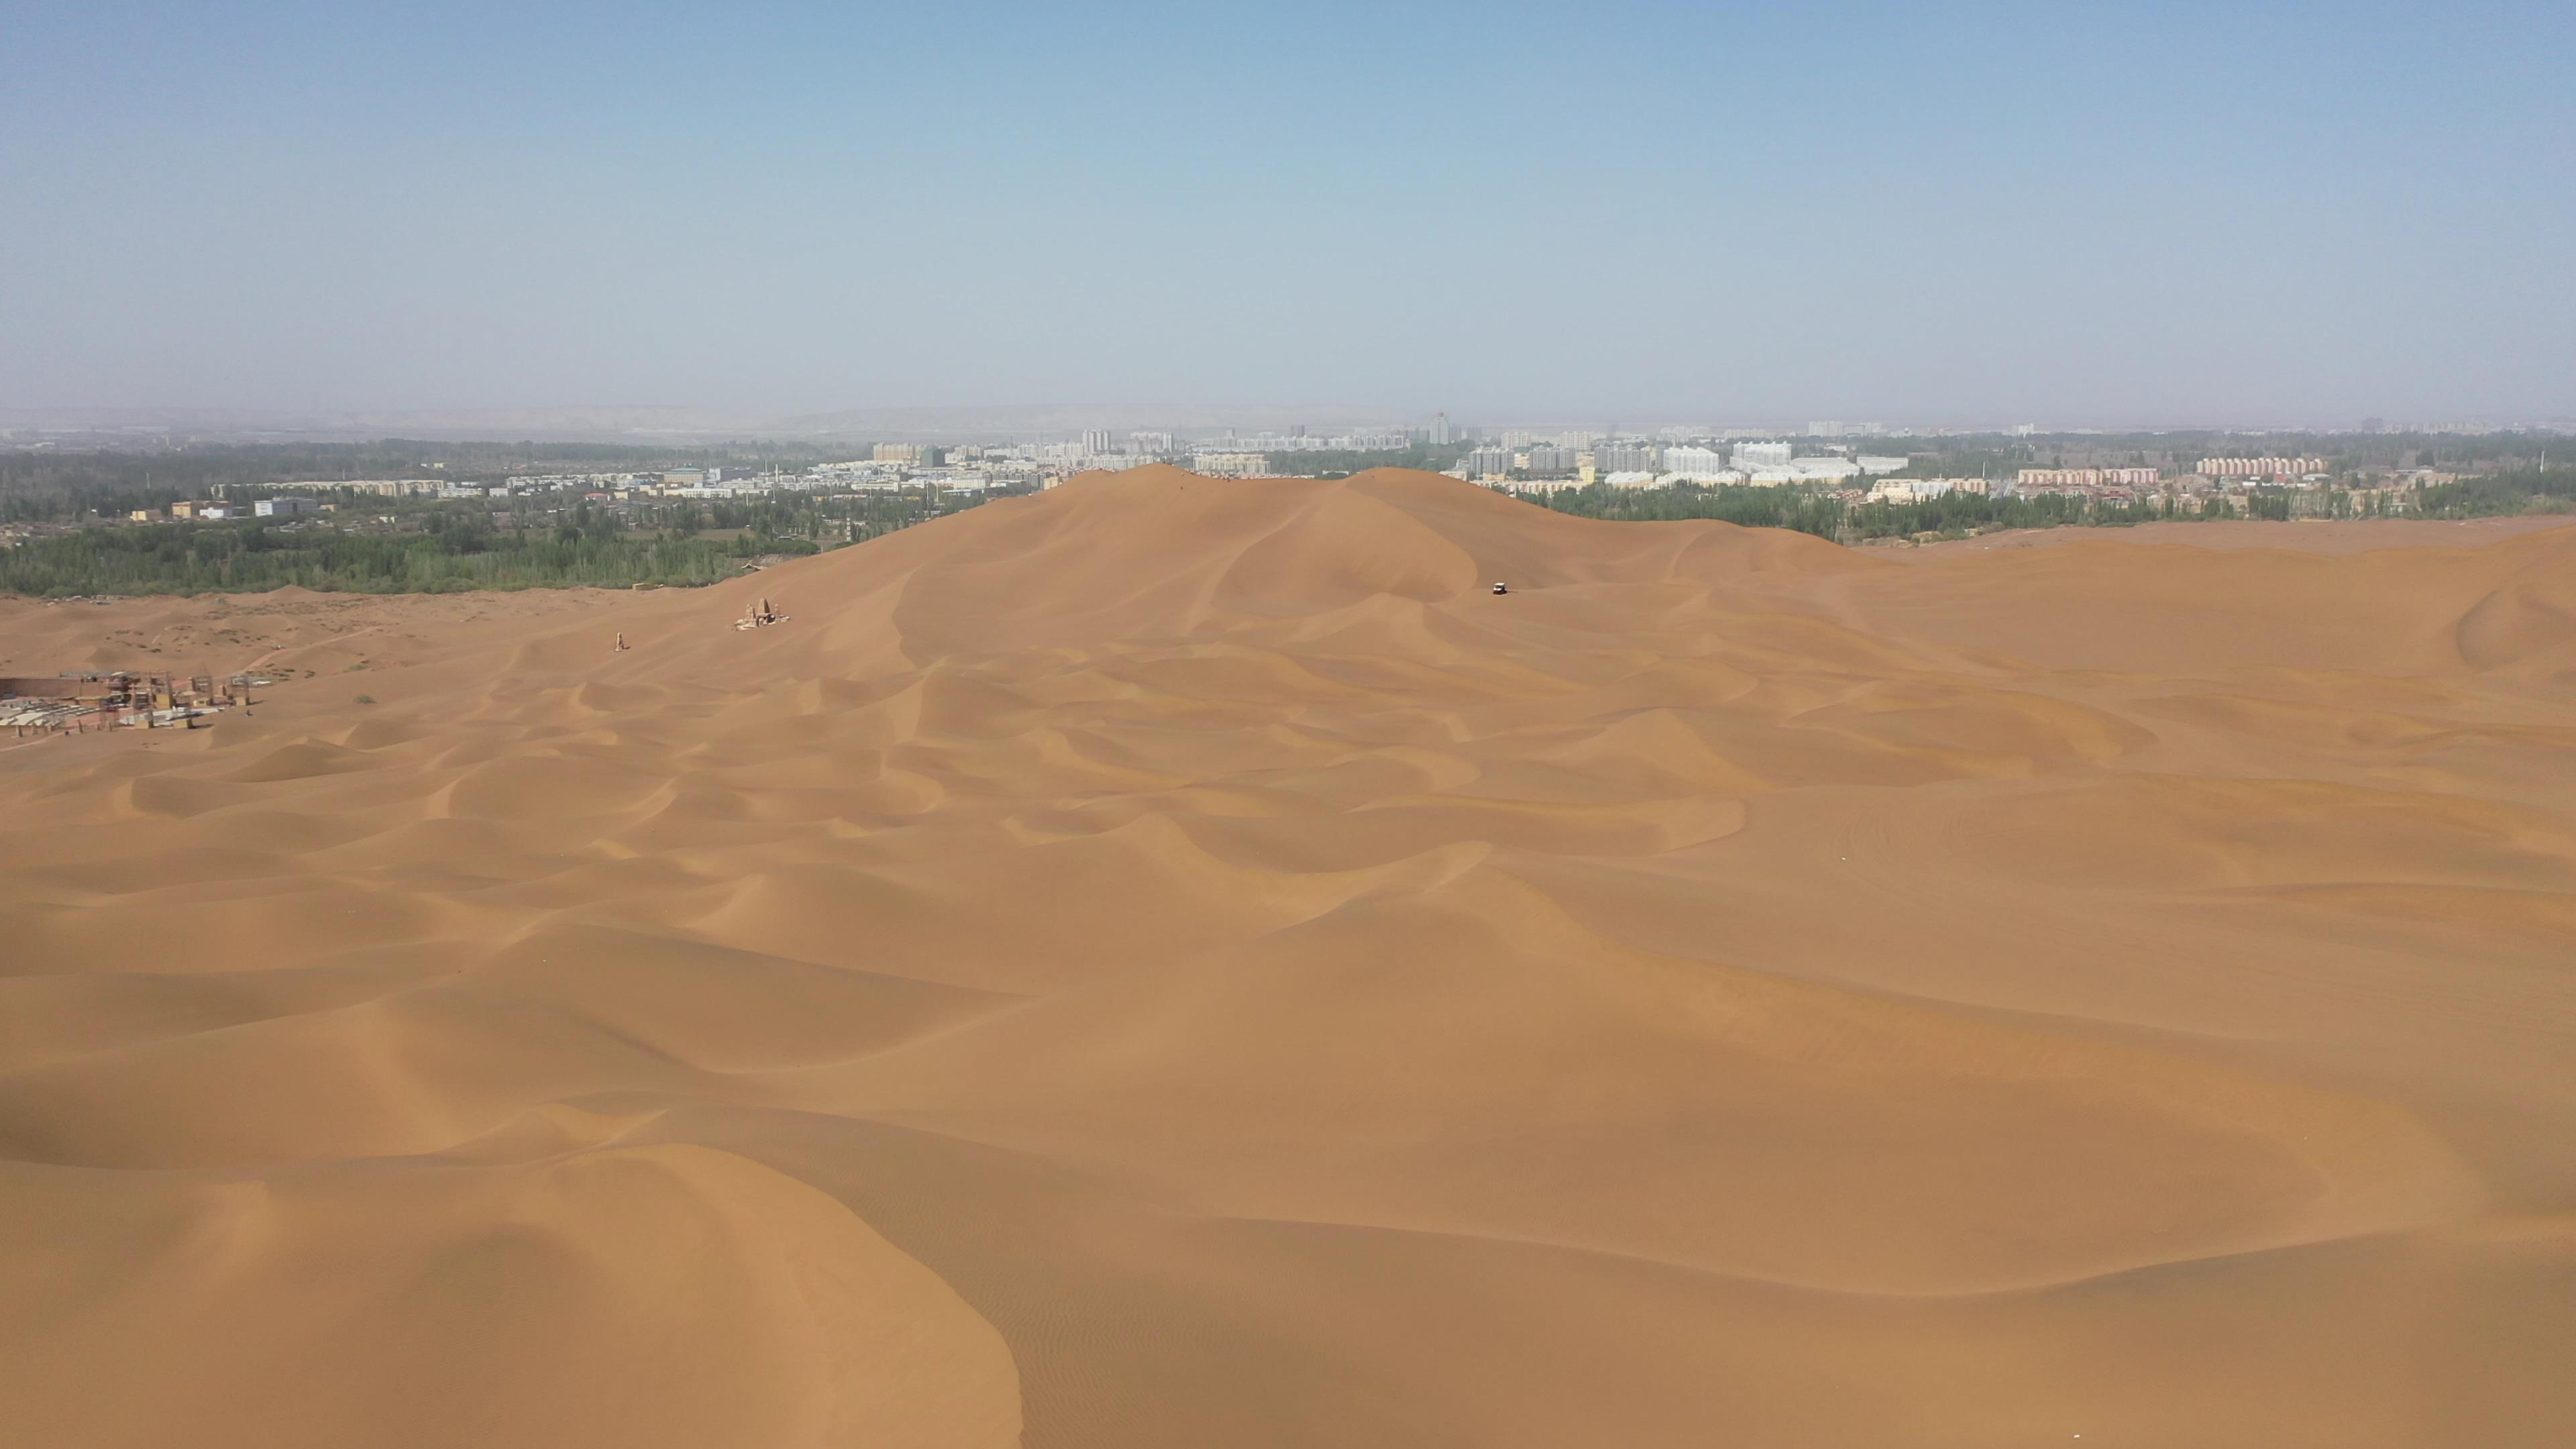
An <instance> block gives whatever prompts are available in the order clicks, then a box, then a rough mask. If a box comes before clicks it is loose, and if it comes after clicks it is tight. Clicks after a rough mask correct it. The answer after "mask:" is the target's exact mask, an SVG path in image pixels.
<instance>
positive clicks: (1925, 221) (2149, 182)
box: [0, 0, 2576, 424]
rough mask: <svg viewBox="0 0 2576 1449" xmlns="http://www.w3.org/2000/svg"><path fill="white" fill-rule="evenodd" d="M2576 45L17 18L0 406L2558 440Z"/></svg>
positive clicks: (1306, 9) (1571, 8)
mask: <svg viewBox="0 0 2576 1449" xmlns="http://www.w3.org/2000/svg"><path fill="white" fill-rule="evenodd" d="M2572 87H2576V5H2569V4H2566V3H2563V0H2561V3H2557V4H2480V3H2468V4H2458V5H2453V6H2449V7H2442V8H2438V9H2437V8H2434V7H2420V6H2410V5H2397V4H2380V3H2367V0H2365V3H2350V4H2336V5H2325V4H2298V5H2293V4H2264V3H2250V4H2164V5H2158V4H2142V5H2131V6H2103V5H2091V4H2054V5H2024V4H1955V5H1920V4H1843V5H1812V6H1738V5H1709V4H1702V5H1669V4H1630V3H1617V0H1607V3H1593V4H1587V5H1580V6H1576V5H1511V4H1485V5H1467V4H1417V5H1403V4H1395V5H1345V4H1329V3H1326V4H1314V3H1309V4H1298V5H1269V4H1260V5H1198V6H1185V5H1160V4H1091V5H1080V4H1076V5H1064V6H1052V7H1038V6H1016V5H987V4H972V3H968V4H951V5H944V6H901V7H897V6H872V5H844V6H824V5H763V6H746V7H741V8H740V9H736V8H734V7H725V6H713V5H705V6H699V5H686V6H684V5H667V4H666V5H634V6H609V5H544V6H527V7H521V6H501V5H489V4H481V3H458V4H447V5H438V6H429V5H418V6H412V5H380V4H335V5H322V4H314V5H274V4H255V3H254V4H244V5H233V6H204V5H167V6H160V5H135V4H119V3H112V0H109V3H86V4H70V3H28V0H17V3H11V4H0V205H5V207H6V215H5V219H0V407H104V406H127V407H155V406H168V407H181V406H186V407H228V408H254V409H288V410H295V409H305V408H310V407H316V406H318V407H322V408H327V409H342V408H364V409H392V408H401V409H462V408H488V407H556V406H576V405H602V404H679V405H690V406H700V407H707V408H714V409H730V410H751V411H758V412H774V413H788V412H799V411H813V410H825V409H837V408H853V407H887V406H925V405H952V406H953V405H971V404H1030V403H1099V404H1132V403H1148V402H1151V403H1170V404H1187V405H1200V406H1209V405H1213V406H1263V405H1298V406H1313V407H1316V408H1319V409H1327V408H1331V407H1335V406H1348V407H1379V408H1393V409H1406V410H1416V411H1420V412H1423V413H1426V414H1427V412H1428V411H1429V410H1430V409H1433V408H1446V409H1447V410H1449V411H1450V412H1452V413H1453V414H1457V415H1460V416H1462V417H1464V416H1472V417H1476V418H1484V419H1499V418H1506V417H1527V418H1561V419H1566V420H1569V421H1576V420H1586V419H1601V420H1615V419H1626V420H1635V421H1643V420H1646V419H1649V418H1662V419H1678V418H1685V417H1687V418H1707V419H1718V420H1725V419H1733V418H1752V417H1773V418H1803V417H1837V418H1845V419H1873V420H1885V421H1892V422H1904V421H1922V422H1930V421H2003V420H2012V419H2027V420H2032V421H2037V422H2041V423H2043V424H2047V423H2061V424H2078V423H2085V422H2100V423H2156V422H2172V423H2183V422H2222V423H2223V422H2248V423H2252V422H2312V423H2336V422H2344V421H2349V420H2352V419H2357V418H2360V417H2362V416H2365V415H2378V416H2384V417H2388V418H2391V419H2406V420H2436V419H2446V418H2454V417H2484V418H2496V419H2529V418H2540V417H2570V416H2576V365H2571V362H2570V339H2571V337H2576V265H2571V261H2570V258H2571V257H2576V98H2571V88H2572Z"/></svg>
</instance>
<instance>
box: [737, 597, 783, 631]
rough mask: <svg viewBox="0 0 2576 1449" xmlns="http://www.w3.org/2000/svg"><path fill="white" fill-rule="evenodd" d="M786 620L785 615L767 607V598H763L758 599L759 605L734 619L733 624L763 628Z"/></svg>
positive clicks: (742, 626) (748, 627)
mask: <svg viewBox="0 0 2576 1449" xmlns="http://www.w3.org/2000/svg"><path fill="white" fill-rule="evenodd" d="M786 622H787V616H786V615H785V614H782V613H779V612H778V611H777V610H775V609H773V608H771V607H769V601H768V600H767V599H763V600H761V601H760V605H759V607H757V608H755V609H752V610H751V611H750V612H748V613H746V614H744V615H743V616H742V617H741V618H739V619H736V620H734V621H733V626H734V627H735V628H737V629H765V628H767V627H769V626H770V625H772V624H784V623H786Z"/></svg>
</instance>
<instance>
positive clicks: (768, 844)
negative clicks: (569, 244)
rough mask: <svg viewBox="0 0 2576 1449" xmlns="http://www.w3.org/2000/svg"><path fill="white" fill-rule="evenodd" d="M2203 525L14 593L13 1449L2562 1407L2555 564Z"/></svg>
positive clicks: (1391, 506) (2081, 1420)
mask: <svg viewBox="0 0 2576 1449" xmlns="http://www.w3.org/2000/svg"><path fill="white" fill-rule="evenodd" d="M2231 527H2232V526H2230V525H2209V526H2206V527H2202V528H2199V529H2197V530H2179V529H2177V530H2165V531H2161V532H2159V533H2158V534H2156V535H2154V536H2152V537H2149V538H2146V539H2144V540H2139V541H2131V540H2121V539H2072V538H2071V539H2067V540H2062V541H2059V542H2057V543H2055V544H2052V545H2051V546H2048V547H2035V548H1998V549H1991V550H1988V549H1973V550H1971V549H1948V550H1941V549H1926V550H1922V551H1921V553H1922V555H1923V556H1922V557H1919V558H1911V559H1908V560H1907V561H1905V562H1902V563H1899V562H1895V561H1892V560H1890V559H1888V558H1885V557H1882V556H1879V555H1878V554H1876V553H1875V552H1874V551H1871V552H1854V551H1847V550H1842V549H1838V548H1836V547H1834V546H1832V545H1830V544H1827V543H1823V542H1820V541H1818V540H1814V539H1810V538H1805V537H1802V536H1798V535H1794V534H1787V533H1777V532H1753V531H1746V530H1741V529H1736V528H1732V527H1729V526H1726V525H1721V524H1714V523H1687V524H1686V523H1674V524H1625V523H1621V524H1612V523H1599V522H1591V521H1585V520H1579V519H1574V518H1569V517H1565V516H1561V515H1556V514H1551V513H1548V512H1545V511H1543V510H1539V509H1534V508H1531V507H1529V506H1527V505H1525V504H1522V503H1519V502H1516V501H1513V500H1510V499H1505V498H1500V497H1497V496H1494V495H1492V494H1489V493H1486V492H1483V491H1481V490H1478V489H1474V488H1470V487H1467V486H1465V485H1462V484H1457V483H1454V482H1451V481H1449V480H1447V479H1443V478H1437V477H1432V476H1428V475H1421V474H1407V473H1399V472H1377V473H1368V474H1362V475H1360V476H1358V477H1355V478H1352V479H1348V480H1338V481H1313V480H1264V481H1257V482H1242V481H1226V480H1213V479H1206V478H1199V477H1195V476H1192V475H1189V474H1185V473H1180V472H1177V471H1174V470H1169V469H1139V470H1136V471H1134V472H1131V473H1126V474H1121V475H1116V476H1093V477H1086V478H1083V479H1078V480H1075V481H1074V482H1072V483H1071V484H1068V485H1067V486H1066V487H1064V488H1062V489H1059V490H1056V491H1055V492H1052V493H1049V494H1046V495H1043V496H1040V497H1035V498H1027V499H1013V500H1007V501H1001V502H996V503H994V504H990V505H987V506H985V507H983V508H979V509H976V510H973V511H971V512H969V513H966V514H963V515H960V516H957V517H953V518H950V519H945V520H942V521H940V522H937V523H933V524H928V525H924V526H921V527H918V528H915V529H911V530H908V531H906V532H903V533H900V534H897V535H894V536H892V537H889V538H886V539H881V540H878V541H876V542H873V543H870V544H867V545H865V546H862V547H859V548H855V549H849V550H844V551H841V552H837V553H833V554H828V555H825V556H823V557H820V558H816V559H811V560H807V561H803V562H799V563H795V564H791V565H787V566H783V567H780V568H777V569H774V570H772V571H769V572H768V573H766V574H763V575H761V576H759V577H756V578H746V579H741V580H736V581H733V582H731V583H727V584H723V585H719V586H716V587H714V588H712V589H707V590H696V591H669V592H659V593H645V594H595V593H594V594H565V595H551V596H511V597H508V598H483V597H466V598H441V599H428V600H375V599H370V600H341V599H332V598H329V597H326V596H314V595H301V596H295V595H287V596H274V597H271V598H269V599H266V600H264V601H263V600H258V599H207V600H196V601H179V600H158V601H155V600H138V601H126V602H123V603H118V604H113V605H108V606H89V605H61V606H41V605H37V604H33V603H27V602H0V669H7V670H14V671H17V672H28V673H34V672H51V671H52V670H54V669H70V668H88V667H116V666H122V665H134V664H150V665H156V666H157V665H163V664H164V663H165V662H176V661H179V660H180V657H181V656H182V655H184V656H186V662H192V663H193V662H194V661H195V660H196V659H197V658H199V657H202V658H203V659H204V660H205V662H206V664H207V665H208V666H211V667H215V668H222V669H231V668H239V667H246V666H249V665H251V664H252V663H254V662H255V661H261V662H262V667H267V668H274V669H277V670H278V671H279V672H280V677H281V681H282V682H281V683H280V684H278V685H277V686H276V687H275V688H274V689H273V690H272V691H271V692H270V693H269V694H268V696H267V698H266V699H265V700H264V701H263V702H262V703H261V704H260V705H259V706H258V708H257V709H256V711H255V712H254V713H252V714H250V715H243V714H241V713H240V712H238V711H236V712H235V713H233V714H231V715H228V716H226V717H224V718H223V719H222V720H221V721H220V722H219V723H218V725H217V726H216V727H215V728H212V729H208V730H199V731H193V732H156V733H153V734H149V735H143V734H132V733H129V734H125V735H120V736H114V737H89V738H78V739H61V740H52V741H47V742H44V743H41V744H36V745H29V746H25V747H22V748H19V749H15V750H11V751H9V752H8V753H5V754H0V807H5V813H0V1226H4V1227H5V1231H0V1404H6V1405H8V1406H9V1410H10V1414H9V1417H10V1420H11V1422H12V1424H13V1428H14V1429H15V1431H16V1432H15V1433H13V1434H12V1436H11V1437H12V1438H13V1439H23V1440H24V1441H25V1442H28V1443H43V1444H49V1445H99V1446H109V1445H116V1446H127V1445H131V1446H144V1445H167V1444H174V1443H185V1444H193V1445H208V1446H223V1445H240V1446H254V1445H256V1446H261V1449H275V1446H286V1445H311V1446H324V1445H345V1444H357V1443H364V1444H385V1445H402V1444H417V1445H423V1446H428V1445H458V1444H475V1445H493V1446H502V1445H530V1446H536V1445H548V1446H553V1445H565V1444H600V1445H617V1446H649V1445H671V1446H703V1445H710V1444H744V1445H782V1446H784V1445H839V1444H859V1443H867V1444H889V1445H925V1446H928V1445H942V1446H945V1445H977V1444H1009V1443H1014V1442H1017V1443H1024V1444H1027V1445H1031V1446H1036V1449H1056V1446H1090V1445H1100V1446H1108V1445H1119V1446H1129V1445H1170V1446H1193V1449H1196V1446H1208V1445H1283V1446H1285V1445H1321V1444H1335V1445H1350V1444H1369V1445H1375V1444H1390V1445H1391V1444H1406V1445H1413V1444H1442V1445H1461V1446H1465V1445H1477V1446H1485V1445H1532V1446H1542V1445H1543V1446H1561V1445H1569V1444H1604V1445H1611V1444H1616V1445H1675V1446H1680V1445H1707V1444H1764V1445H1783V1446H1809V1445H1812V1446H1844V1445H1854V1446H1856V1445H1863V1444H1889V1445H1899V1444H1901V1445H1940V1446H1947V1445H1958V1446H1972V1445H1973V1446H2009V1445H2034V1446H2036V1445H2062V1444H2067V1443H2074V1442H2077V1439H2076V1437H2075V1436H2078V1435H2080V1436H2081V1443H2083V1444H2084V1445H2086V1446H2091V1445H2096V1444H2100V1445H2110V1446H2119V1445H2141V1446H2176V1445H2193V1446H2238V1445H2242V1446H2258V1445H2259V1446H2266V1449H2277V1446H2284V1445H2300V1446H2315V1449H2328V1446H2332V1449H2368V1446H2419V1445H2420V1446H2450V1445H2463V1444H2475V1445H2480V1446H2533V1449H2540V1446H2557V1445H2563V1444H2566V1443H2569V1442H2576V1374H2571V1373H2569V1372H2568V1371H2567V1367H2568V1364H2569V1363H2570V1362H2571V1361H2576V529H2557V530H2537V531H2512V530H2487V531H2479V532H2473V533H2470V534H2458V533H2444V534H2435V535H2430V536H2423V535H2422V533H2421V531H2420V530H2419V531H2406V532H2400V533H2392V534H2389V535H2386V537H2387V538H2389V539H2391V540H2395V541H2396V544H2395V546H2391V547H2362V546H2358V545H2356V546H2352V547H2345V546H2343V545H2341V544H2340V543H2337V544H2336V545H2335V546H2333V547H2318V548H2302V547H2291V546H2279V545H2275V544H2267V543H2263V542H2261V539H2263V538H2279V539H2283V540H2286V539H2287V538H2288V537H2289V535H2288V534H2264V535H2240V534H2236V533H2232V532H2230V528H2231ZM2249 537H2250V538H2254V539H2255V540H2256V542H2255V543H2254V544H2252V545H2251V546H2246V540H2247V539H2248V538H2249ZM2337 538H2338V539H2340V538H2341V535H2340V534H2338V535H2337ZM2203 540H2210V541H2216V544H2217V546H2204V545H2203ZM1498 578H1499V579H1504V580H1507V581H1509V582H1510V583H1511V584H1512V592H1511V593H1510V594H1509V595H1508V596H1503V597H1496V596H1494V595H1492V594H1491V593H1490V592H1489V588H1488V586H1489V585H1490V583H1491V582H1492V581H1493V580H1495V579H1498ZM763 597H766V598H768V599H770V600H771V601H773V602H774V604H775V605H776V607H777V611H778V612H780V613H782V614H785V615H787V616H789V618H788V621H787V622H786V623H783V624H780V625H777V626H774V627H768V628H761V629H756V630H749V631H741V630H736V629H734V628H733V627H732V623H733V620H734V619H735V618H736V617H738V616H739V615H741V614H742V612H743V611H744V610H745V609H746V608H748V607H750V606H752V605H753V604H754V603H755V602H756V601H757V600H759V599H761V598H763ZM620 633H622V634H623V635H624V637H625V639H626V641H627V642H628V644H629V645H630V646H631V647H630V648H629V649H628V650H627V651H626V652H623V653H612V652H611V650H610V648H609V645H610V642H611V640H612V639H613V638H614V637H616V636H617V635H618V634H620ZM155 650H158V651H160V652H159V653H158V654H156V653H154V652H153V651H155ZM360 693H364V694H366V695H367V696H369V697H370V700H371V702H366V703H361V702H359V701H358V698H357V696H358V695H359V694H360Z"/></svg>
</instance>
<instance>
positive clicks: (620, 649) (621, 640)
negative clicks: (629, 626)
mask: <svg viewBox="0 0 2576 1449" xmlns="http://www.w3.org/2000/svg"><path fill="white" fill-rule="evenodd" d="M608 652H609V653H611V654H623V653H625V652H626V631H625V630H623V629H621V630H619V631H618V632H617V642H616V643H615V644H614V645H612V646H610V648H609V650H608Z"/></svg>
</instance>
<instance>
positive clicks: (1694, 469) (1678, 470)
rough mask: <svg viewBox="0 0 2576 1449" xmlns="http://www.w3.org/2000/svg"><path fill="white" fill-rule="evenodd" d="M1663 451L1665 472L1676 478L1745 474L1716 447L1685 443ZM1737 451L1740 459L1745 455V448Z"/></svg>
mask: <svg viewBox="0 0 2576 1449" xmlns="http://www.w3.org/2000/svg"><path fill="white" fill-rule="evenodd" d="M1787 446H1788V445H1787V444H1785V443H1784V444H1782V445H1781V447H1782V448H1783V449H1786V448H1787ZM1663 453H1664V472H1665V473H1667V474H1669V475H1671V476H1672V477H1675V478H1686V479H1689V480H1691V481H1692V482H1711V481H1718V480H1721V479H1724V478H1741V477H1742V476H1743V475H1742V474H1740V473H1738V472H1737V471H1736V470H1735V469H1733V468H1730V467H1728V466H1727V463H1726V455H1725V454H1723V453H1720V452H1719V451H1717V450H1716V449H1715V448H1702V447H1696V446H1689V445H1685V446H1682V447H1677V448H1666V449H1664V450H1663ZM1735 453H1736V457H1737V458H1739V459H1741V458H1742V457H1743V456H1744V450H1743V449H1742V448H1738V449H1736V450H1735ZM1786 458H1787V454H1786V453H1785V452H1784V453H1783V454H1782V459H1783V461H1786Z"/></svg>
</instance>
